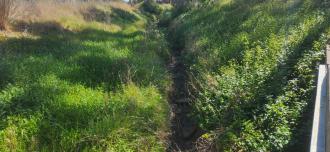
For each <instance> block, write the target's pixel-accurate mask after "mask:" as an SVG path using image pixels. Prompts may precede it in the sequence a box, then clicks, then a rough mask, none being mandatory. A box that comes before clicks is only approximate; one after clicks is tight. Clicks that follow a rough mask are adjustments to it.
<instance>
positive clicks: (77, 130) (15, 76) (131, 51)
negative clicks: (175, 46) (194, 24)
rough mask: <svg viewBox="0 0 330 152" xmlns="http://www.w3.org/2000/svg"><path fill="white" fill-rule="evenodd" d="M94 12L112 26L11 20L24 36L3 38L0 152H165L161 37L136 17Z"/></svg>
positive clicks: (123, 12)
mask: <svg viewBox="0 0 330 152" xmlns="http://www.w3.org/2000/svg"><path fill="white" fill-rule="evenodd" d="M95 9H96V10H97V11H99V12H98V13H101V14H103V15H105V16H107V15H110V16H111V21H112V22H103V20H102V19H103V18H102V17H101V18H97V19H95V18H89V19H92V20H83V18H79V17H77V18H72V16H71V18H66V17H62V18H61V19H60V20H59V21H42V22H41V21H34V22H31V23H29V22H17V25H14V27H16V28H17V30H20V27H25V28H27V29H28V35H27V36H18V37H4V39H2V40H1V42H0V43H1V44H0V47H1V50H0V55H1V59H0V73H1V74H0V111H1V112H0V118H1V121H0V151H164V147H165V145H164V141H162V138H163V136H164V134H165V133H166V132H167V127H168V126H167V122H168V120H167V117H168V107H167V104H166V103H167V102H166V90H167V86H168V85H169V76H168V73H167V71H166V67H165V66H164V65H165V64H164V60H165V58H167V53H166V52H167V50H166V45H165V44H163V42H162V39H163V36H162V35H161V34H160V33H159V32H157V30H156V29H155V28H151V27H150V26H149V25H148V24H147V19H146V18H145V17H144V16H143V15H141V14H140V13H139V12H137V11H136V12H129V11H126V10H124V9H123V10H121V9H119V8H116V9H114V8H111V7H104V6H102V7H101V6H100V8H95ZM94 11H95V10H94ZM105 16H104V17H105ZM98 17H99V16H98ZM127 17H129V19H130V20H129V21H128V20H127ZM115 27H117V28H115ZM118 27H119V28H118ZM114 28H115V29H114Z"/></svg>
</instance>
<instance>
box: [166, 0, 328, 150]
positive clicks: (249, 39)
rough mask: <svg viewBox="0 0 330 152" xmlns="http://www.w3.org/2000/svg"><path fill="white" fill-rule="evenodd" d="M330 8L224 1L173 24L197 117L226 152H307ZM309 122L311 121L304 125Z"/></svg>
mask: <svg viewBox="0 0 330 152" xmlns="http://www.w3.org/2000/svg"><path fill="white" fill-rule="evenodd" d="M324 5H327V4H326V3H324V2H322V1H311V0H289V1H273V0H266V1H257V0H254V1H241V0H231V1H219V2H215V3H214V4H212V5H204V6H203V7H198V8H193V9H190V10H189V11H187V12H184V13H183V14H181V15H180V16H178V17H177V18H176V19H175V21H174V22H173V23H172V27H174V29H175V31H176V33H177V35H176V37H177V39H178V40H180V41H181V43H180V44H179V45H181V46H183V47H184V56H185V64H186V65H187V66H189V68H188V69H190V73H191V82H192V85H194V86H193V87H192V88H197V89H195V90H192V92H195V98H196V103H195V115H196V118H198V119H199V122H200V125H201V126H202V127H203V128H204V129H206V130H208V131H209V133H210V134H212V135H215V136H209V135H205V136H204V137H208V138H211V137H214V138H213V139H209V140H213V142H215V143H216V146H217V149H218V150H219V151H285V150H291V151H304V149H305V150H306V149H307V148H308V147H307V146H308V140H309V139H308V138H309V137H308V134H310V132H309V131H310V126H311V122H310V121H311V119H308V116H306V115H308V114H309V111H311V107H312V105H313V101H314V99H313V92H314V89H315V76H316V75H315V72H316V67H317V64H318V63H320V62H322V60H323V58H324V47H325V43H326V41H327V40H328V39H329V38H330V33H329V32H330V31H329V30H330V25H329V9H328V7H326V6H324ZM304 119H307V120H308V121H304Z"/></svg>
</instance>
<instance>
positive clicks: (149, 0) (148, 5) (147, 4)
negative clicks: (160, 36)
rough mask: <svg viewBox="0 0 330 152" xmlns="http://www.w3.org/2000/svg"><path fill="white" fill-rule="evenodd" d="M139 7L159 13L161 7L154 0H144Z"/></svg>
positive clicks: (155, 13) (152, 12)
mask: <svg viewBox="0 0 330 152" xmlns="http://www.w3.org/2000/svg"><path fill="white" fill-rule="evenodd" d="M141 9H142V10H143V11H144V12H146V13H150V14H154V15H160V14H161V12H162V9H161V7H160V6H159V5H158V4H157V3H156V2H155V0H146V1H144V2H143V3H142V6H141Z"/></svg>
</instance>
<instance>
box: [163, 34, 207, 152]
mask: <svg viewBox="0 0 330 152" xmlns="http://www.w3.org/2000/svg"><path fill="white" fill-rule="evenodd" d="M170 41H172V42H171V43H170V44H172V47H171V49H172V58H171V62H170V65H169V70H170V71H171V73H172V79H173V85H172V91H171V92H170V94H169V104H170V107H171V132H172V135H171V137H170V147H169V148H168V150H167V151H169V152H178V151H182V152H191V151H197V150H196V148H195V141H196V140H197V139H198V137H199V136H200V135H201V134H202V131H201V129H200V128H199V127H198V126H197V123H196V122H195V121H194V120H193V119H192V118H190V117H189V115H190V113H191V109H192V108H191V103H193V101H191V100H190V98H189V92H188V76H187V71H186V67H185V65H184V64H183V62H182V48H181V47H179V46H177V43H176V42H175V40H170Z"/></svg>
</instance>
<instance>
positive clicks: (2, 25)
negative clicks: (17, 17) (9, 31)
mask: <svg viewBox="0 0 330 152" xmlns="http://www.w3.org/2000/svg"><path fill="white" fill-rule="evenodd" d="M12 4H13V1H12V0H0V30H5V29H6V25H7V23H8V18H9V13H10V9H11V6H12Z"/></svg>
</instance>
